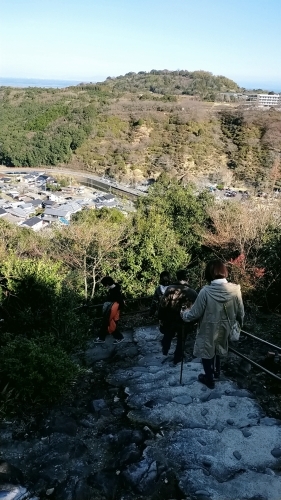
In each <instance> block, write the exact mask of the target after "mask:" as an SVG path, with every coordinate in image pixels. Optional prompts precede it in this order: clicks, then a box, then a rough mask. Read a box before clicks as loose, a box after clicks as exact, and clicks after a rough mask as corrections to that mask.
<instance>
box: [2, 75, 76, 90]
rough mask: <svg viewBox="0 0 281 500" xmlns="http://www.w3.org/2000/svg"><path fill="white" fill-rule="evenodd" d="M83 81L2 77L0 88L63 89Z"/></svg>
mask: <svg viewBox="0 0 281 500" xmlns="http://www.w3.org/2000/svg"><path fill="white" fill-rule="evenodd" d="M79 83H81V80H80V81H78V80H43V79H40V78H8V77H5V78H3V77H0V87H1V86H3V87H22V88H26V87H44V88H53V89H62V88H64V87H70V86H72V85H78V84H79Z"/></svg>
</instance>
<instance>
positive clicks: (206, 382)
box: [198, 373, 215, 389]
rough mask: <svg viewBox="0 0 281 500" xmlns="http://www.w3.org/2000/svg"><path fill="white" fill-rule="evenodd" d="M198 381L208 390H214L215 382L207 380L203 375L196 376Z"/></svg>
mask: <svg viewBox="0 0 281 500" xmlns="http://www.w3.org/2000/svg"><path fill="white" fill-rule="evenodd" d="M198 381H199V382H201V384H204V385H206V386H207V387H209V389H214V388H215V382H214V381H213V380H209V379H208V378H207V377H206V375H205V374H204V373H200V375H198Z"/></svg>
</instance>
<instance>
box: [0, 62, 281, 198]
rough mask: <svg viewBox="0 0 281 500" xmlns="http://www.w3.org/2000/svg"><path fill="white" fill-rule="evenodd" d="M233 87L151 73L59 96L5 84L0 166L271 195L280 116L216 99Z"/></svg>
mask: <svg viewBox="0 0 281 500" xmlns="http://www.w3.org/2000/svg"><path fill="white" fill-rule="evenodd" d="M229 90H234V91H237V90H239V88H238V86H237V85H236V84H235V83H234V82H232V81H231V80H229V79H227V78H225V77H223V76H214V75H212V74H211V73H208V72H204V71H197V72H188V71H174V72H170V71H156V70H153V71H151V72H150V73H145V72H140V73H138V74H134V73H128V74H127V75H125V76H124V77H121V76H120V77H117V78H108V79H107V80H106V81H105V82H103V83H99V84H81V85H79V86H77V87H69V88H66V89H57V90H54V89H38V88H29V89H11V88H4V87H1V88H0V162H1V163H2V164H4V165H7V166H30V167H37V166H39V165H43V166H44V165H70V166H71V167H72V168H81V167H83V168H86V169H88V170H89V171H91V172H96V173H98V174H104V173H106V174H107V175H109V176H112V177H116V178H117V179H118V180H124V181H126V182H130V183H135V182H141V181H142V180H144V179H146V178H149V177H154V178H157V177H158V176H159V174H161V173H163V172H166V173H168V174H169V175H171V176H172V177H175V178H177V179H182V180H183V181H184V182H186V181H196V182H197V183H198V182H199V181H200V180H202V182H203V183H206V182H208V181H214V182H220V183H225V184H228V185H229V184H231V183H235V182H238V183H239V185H242V186H243V185H245V186H247V187H248V186H254V187H255V188H258V189H260V188H261V189H268V190H272V189H273V188H274V187H278V186H279V183H280V153H281V114H280V112H278V111H276V110H274V109H270V110H259V109H255V108H252V109H245V108H244V107H241V106H240V107H239V106H238V104H237V103H236V104H233V103H232V104H225V105H223V104H221V103H220V104H218V103H215V102H214V100H215V98H216V95H217V93H218V92H221V91H223V92H225V91H229Z"/></svg>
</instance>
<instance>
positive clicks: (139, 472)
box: [123, 458, 157, 493]
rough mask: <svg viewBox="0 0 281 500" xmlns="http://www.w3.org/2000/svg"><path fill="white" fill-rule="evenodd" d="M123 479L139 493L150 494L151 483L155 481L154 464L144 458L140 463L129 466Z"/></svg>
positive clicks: (155, 467)
mask: <svg viewBox="0 0 281 500" xmlns="http://www.w3.org/2000/svg"><path fill="white" fill-rule="evenodd" d="M123 477H124V478H125V479H126V480H127V481H128V482H129V483H130V484H131V486H133V487H134V488H135V489H136V490H137V491H139V492H140V493H147V492H149V493H151V487H152V483H153V482H154V481H155V480H156V479H157V465H156V462H155V461H154V462H150V461H148V459H147V458H144V459H143V460H142V461H141V462H139V463H137V464H134V465H131V466H129V467H128V468H127V469H126V470H125V471H124V472H123Z"/></svg>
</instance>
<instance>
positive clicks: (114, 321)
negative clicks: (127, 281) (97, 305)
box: [95, 276, 124, 344]
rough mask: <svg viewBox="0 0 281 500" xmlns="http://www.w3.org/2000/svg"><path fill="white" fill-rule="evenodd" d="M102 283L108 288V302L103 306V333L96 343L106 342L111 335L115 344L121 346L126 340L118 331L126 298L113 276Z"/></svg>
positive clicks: (101, 332)
mask: <svg viewBox="0 0 281 500" xmlns="http://www.w3.org/2000/svg"><path fill="white" fill-rule="evenodd" d="M101 283H102V285H103V286H105V287H106V288H107V291H108V292H107V297H106V301H105V302H104V304H103V309H102V312H103V320H102V326H101V331H100V334H99V336H98V338H97V339H96V340H95V342H96V343H98V344H101V343H103V342H105V337H106V335H107V334H110V335H112V336H113V337H114V342H113V343H114V344H120V342H122V341H123V340H124V337H123V335H122V333H121V332H120V331H119V329H118V321H119V319H120V310H121V309H123V307H124V298H123V295H122V292H121V286H120V285H119V283H116V282H115V281H114V280H113V278H111V276H105V277H104V278H102V280H101Z"/></svg>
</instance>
